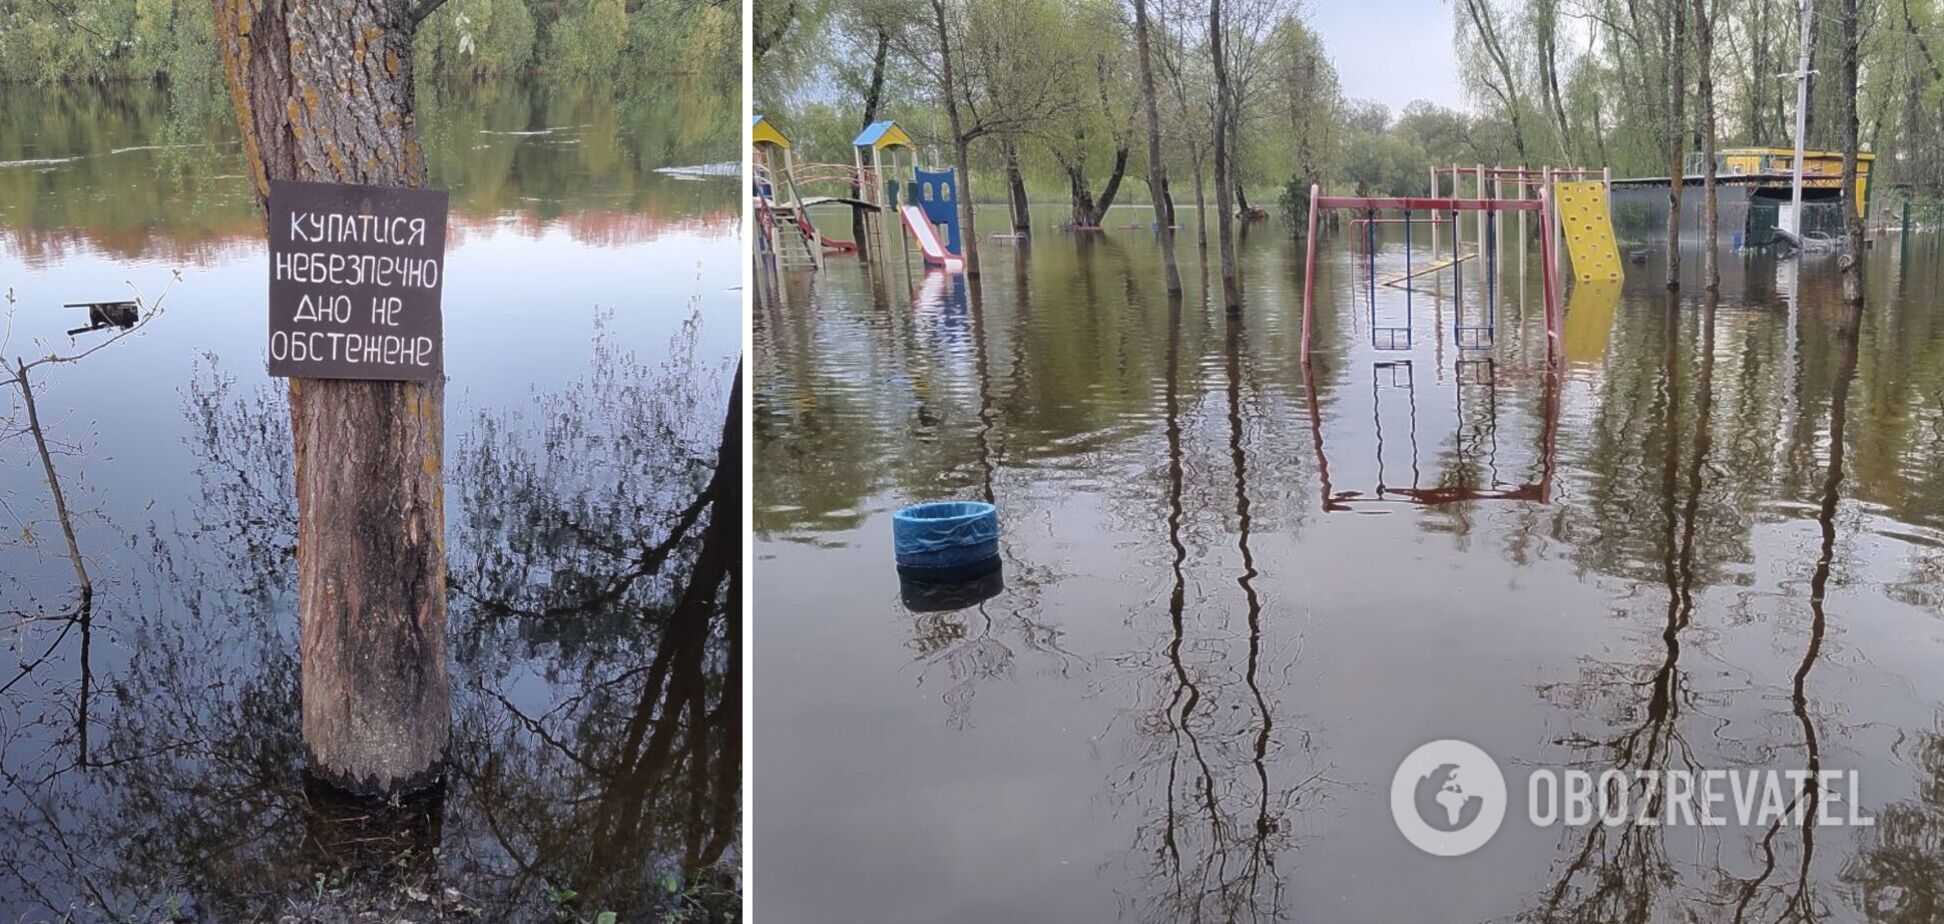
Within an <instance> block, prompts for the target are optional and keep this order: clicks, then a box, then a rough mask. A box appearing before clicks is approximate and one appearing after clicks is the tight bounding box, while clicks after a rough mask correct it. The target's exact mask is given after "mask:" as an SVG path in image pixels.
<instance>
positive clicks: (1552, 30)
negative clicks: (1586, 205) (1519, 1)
mask: <svg viewBox="0 0 1944 924" xmlns="http://www.w3.org/2000/svg"><path fill="white" fill-rule="evenodd" d="M1534 10H1535V14H1534V15H1535V17H1536V18H1537V19H1538V20H1539V28H1538V32H1539V67H1540V69H1541V71H1542V72H1543V73H1542V75H1541V76H1543V77H1544V78H1545V86H1544V91H1545V94H1546V103H1547V105H1548V106H1549V107H1550V108H1551V109H1552V116H1553V126H1554V127H1555V128H1556V129H1558V131H1559V156H1560V158H1561V159H1562V160H1563V161H1564V162H1565V163H1566V164H1568V165H1571V164H1572V161H1573V153H1572V147H1573V145H1572V138H1571V133H1570V131H1569V130H1568V129H1567V127H1566V103H1565V101H1564V99H1562V97H1561V94H1560V92H1559V2H1558V0H1540V2H1538V3H1536V4H1535V5H1534Z"/></svg>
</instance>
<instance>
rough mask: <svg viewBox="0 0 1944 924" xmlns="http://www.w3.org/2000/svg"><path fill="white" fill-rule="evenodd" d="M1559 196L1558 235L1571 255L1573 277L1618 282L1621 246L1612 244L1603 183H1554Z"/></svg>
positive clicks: (1611, 216)
mask: <svg viewBox="0 0 1944 924" xmlns="http://www.w3.org/2000/svg"><path fill="white" fill-rule="evenodd" d="M1553 189H1554V191H1555V192H1556V193H1557V194H1558V195H1559V223H1560V229H1559V233H1560V234H1562V235H1564V236H1565V238H1566V252H1567V253H1570V254H1572V256H1573V275H1575V276H1577V277H1579V278H1580V279H1581V280H1584V281H1593V280H1599V279H1608V280H1613V281H1615V282H1618V281H1619V280H1620V247H1619V245H1617V244H1615V243H1614V242H1613V210H1612V208H1610V207H1609V206H1608V205H1607V195H1606V184H1604V183H1602V182H1600V181H1599V180H1589V181H1587V182H1584V183H1554V184H1553Z"/></svg>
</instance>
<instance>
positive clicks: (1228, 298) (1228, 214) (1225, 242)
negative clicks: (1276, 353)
mask: <svg viewBox="0 0 1944 924" xmlns="http://www.w3.org/2000/svg"><path fill="white" fill-rule="evenodd" d="M1223 28H1224V26H1223V23H1222V0H1209V3H1208V46H1209V56H1210V60H1211V61H1213V62H1214V65H1215V126H1214V144H1215V152H1214V161H1215V237H1216V239H1217V240H1219V241H1220V242H1221V248H1222V304H1223V305H1224V306H1226V307H1227V308H1228V310H1230V311H1237V310H1240V309H1241V307H1242V293H1241V290H1240V287H1239V286H1238V284H1237V282H1236V278H1235V209H1234V207H1233V206H1232V205H1231V204H1230V203H1231V200H1232V196H1231V193H1232V190H1231V189H1230V188H1229V173H1230V170H1229V151H1228V138H1229V120H1230V119H1233V118H1235V112H1234V111H1233V108H1234V100H1233V98H1231V97H1230V95H1229V75H1228V62H1227V61H1225V60H1224V59H1223V58H1222V29H1223Z"/></svg>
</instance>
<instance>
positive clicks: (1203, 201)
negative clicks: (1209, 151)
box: [1193, 149, 1208, 256]
mask: <svg viewBox="0 0 1944 924" xmlns="http://www.w3.org/2000/svg"><path fill="white" fill-rule="evenodd" d="M1193 159H1194V167H1195V246H1196V247H1197V248H1199V249H1201V250H1203V251H1206V250H1207V249H1208V191H1207V186H1208V181H1207V179H1206V178H1205V177H1204V176H1203V170H1202V155H1201V150H1200V149H1196V151H1195V153H1194V158H1193ZM1204 256H1205V255H1204Z"/></svg>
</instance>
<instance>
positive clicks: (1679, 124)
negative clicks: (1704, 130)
mask: <svg viewBox="0 0 1944 924" xmlns="http://www.w3.org/2000/svg"><path fill="white" fill-rule="evenodd" d="M1667 54H1668V57H1669V58H1671V59H1673V75H1672V77H1671V79H1670V82H1669V84H1668V87H1667V93H1668V97H1669V106H1670V114H1669V115H1668V120H1667V127H1668V131H1667V136H1668V138H1669V139H1670V141H1669V143H1668V146H1669V148H1670V149H1671V152H1672V153H1670V154H1669V157H1668V161H1669V167H1668V171H1667V175H1668V177H1669V178H1670V182H1669V183H1668V184H1667V287H1668V288H1669V289H1678V288H1680V287H1681V193H1682V191H1683V189H1684V187H1685V185H1686V184H1684V183H1682V182H1681V178H1682V177H1683V176H1684V175H1686V173H1687V171H1686V170H1685V169H1684V168H1685V167H1686V165H1685V164H1684V163H1682V161H1684V160H1686V159H1687V158H1686V157H1685V156H1684V155H1685V154H1686V151H1687V4H1685V3H1681V2H1679V0H1676V2H1675V3H1674V31H1673V40H1672V41H1671V42H1669V43H1668V46H1667Z"/></svg>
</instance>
